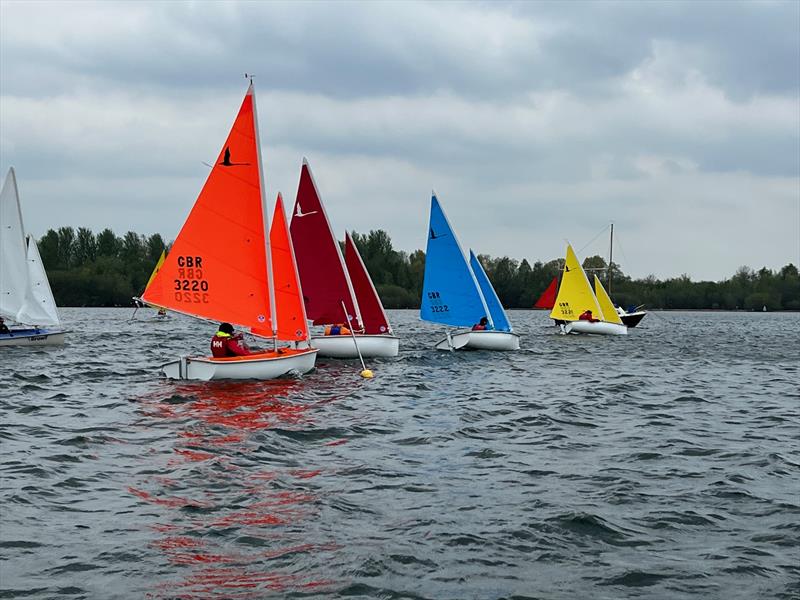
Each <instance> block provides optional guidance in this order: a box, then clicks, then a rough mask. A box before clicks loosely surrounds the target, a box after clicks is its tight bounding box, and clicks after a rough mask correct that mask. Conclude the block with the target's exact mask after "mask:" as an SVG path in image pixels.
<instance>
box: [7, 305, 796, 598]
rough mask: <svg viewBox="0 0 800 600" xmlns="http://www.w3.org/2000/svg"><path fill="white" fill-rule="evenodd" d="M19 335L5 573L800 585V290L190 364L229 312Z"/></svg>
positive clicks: (86, 585)
mask: <svg viewBox="0 0 800 600" xmlns="http://www.w3.org/2000/svg"><path fill="white" fill-rule="evenodd" d="M131 313H132V310H126V309H64V310H63V311H62V315H63V317H64V319H65V321H66V324H67V325H68V327H69V328H70V329H71V330H72V331H73V333H72V334H71V335H70V336H69V343H68V344H67V345H66V346H64V347H63V348H53V349H38V350H37V349H25V350H20V349H10V348H0V364H1V365H2V368H1V369H0V414H1V415H2V421H1V424H0V441H1V442H2V471H1V474H2V480H1V484H2V489H1V490H0V492H1V494H0V496H1V498H0V500H1V501H2V507H1V508H0V510H1V511H2V513H1V515H0V517H1V520H0V558H2V565H1V566H0V597H2V598H23V597H24V598H59V599H61V598H125V599H127V598H153V599H160V598H192V599H194V598H197V599H205V598H226V599H227V598H231V599H243V598H248V599H249V598H387V599H388V598H392V599H400V598H403V599H405V598H409V599H411V598H415V599H422V598H430V599H454V600H457V599H458V600H460V599H467V598H475V599H500V598H509V599H510V598H516V599H522V598H546V599H575V598H609V599H617V598H670V599H671V598H725V599H731V598H748V599H754V598H786V599H788V598H798V597H799V596H800V566H798V565H800V551H798V548H799V547H800V448H799V447H798V446H799V444H800V442H799V441H798V440H799V439H800V392H798V381H799V380H800V378H799V377H798V370H799V365H800V315H798V314H773V313H764V314H762V313H691V312H670V313H651V314H650V315H648V316H647V317H646V318H645V320H644V321H643V322H642V324H641V325H640V327H638V328H636V329H633V330H631V334H630V335H629V336H627V337H579V336H560V335H556V333H555V329H554V328H553V327H551V326H550V325H549V321H548V319H547V318H546V314H545V313H543V312H527V311H519V312H512V313H511V317H512V321H513V322H514V324H515V326H516V329H517V331H518V332H519V333H521V334H522V336H523V338H522V350H521V351H520V352H516V353H507V354H504V353H482V352H481V353H479V352H474V353H458V352H457V353H452V354H451V353H443V352H436V351H434V350H433V349H432V346H433V344H434V343H435V342H436V341H437V340H438V339H439V338H440V337H441V331H442V329H441V328H437V327H435V326H432V325H429V324H424V323H420V322H419V321H418V320H417V316H416V313H415V312H412V311H393V312H391V313H390V318H391V319H392V321H393V324H394V326H395V328H396V330H397V332H398V333H399V335H400V336H401V337H402V342H401V351H400V356H399V357H398V358H396V359H386V360H372V361H369V365H368V366H370V367H371V368H372V369H373V370H374V372H375V375H376V377H375V379H373V380H363V379H361V378H360V377H359V376H358V372H359V370H360V368H359V367H358V363H357V362H355V361H332V360H330V361H325V360H323V359H320V360H319V361H318V366H317V369H316V370H315V371H314V372H312V373H310V374H307V375H306V376H304V377H303V378H301V379H296V380H283V381H273V382H235V383H232V382H227V383H225V382H217V383H206V384H197V383H176V382H169V381H166V380H163V379H160V378H159V376H158V366H159V365H160V364H161V363H162V362H164V361H165V360H167V359H170V358H172V357H173V356H177V355H178V354H181V353H188V352H192V353H205V351H206V349H207V344H208V340H209V339H210V336H211V335H212V333H213V331H212V329H213V328H212V327H211V326H209V325H207V324H204V323H199V322H196V321H193V320H191V319H188V318H183V317H177V316H172V317H170V318H169V319H167V320H166V321H158V320H154V319H153V318H152V316H153V312H152V311H139V313H138V314H137V317H136V320H135V321H133V322H128V318H129V317H130V316H131Z"/></svg>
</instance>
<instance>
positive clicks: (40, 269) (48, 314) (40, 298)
mask: <svg viewBox="0 0 800 600" xmlns="http://www.w3.org/2000/svg"><path fill="white" fill-rule="evenodd" d="M27 242H28V257H27V262H28V290H27V293H26V298H25V304H24V305H23V306H22V308H20V311H19V313H17V319H16V320H17V321H18V322H20V323H27V324H29V325H51V326H56V325H60V324H61V321H60V319H59V318H58V309H57V308H56V301H55V299H54V298H53V292H52V290H51V289H50V282H49V281H48V280H47V273H46V272H45V270H44V265H43V264H42V257H41V256H39V247H38V246H37V245H36V240H34V239H33V236H31V235H29V236H28V237H27Z"/></svg>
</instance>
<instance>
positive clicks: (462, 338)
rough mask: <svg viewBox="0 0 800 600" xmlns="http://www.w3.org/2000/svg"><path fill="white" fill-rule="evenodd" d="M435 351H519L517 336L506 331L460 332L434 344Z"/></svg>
mask: <svg viewBox="0 0 800 600" xmlns="http://www.w3.org/2000/svg"><path fill="white" fill-rule="evenodd" d="M436 349H437V350H519V336H518V335H517V334H516V333H511V332H508V331H462V332H459V333H455V334H453V335H451V336H450V337H449V338H444V339H443V340H442V341H441V342H439V343H437V344H436Z"/></svg>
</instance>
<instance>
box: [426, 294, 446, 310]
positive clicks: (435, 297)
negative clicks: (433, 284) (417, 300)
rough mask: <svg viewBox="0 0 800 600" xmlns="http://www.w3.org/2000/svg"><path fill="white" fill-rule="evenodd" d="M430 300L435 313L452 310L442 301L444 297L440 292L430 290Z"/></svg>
mask: <svg viewBox="0 0 800 600" xmlns="http://www.w3.org/2000/svg"><path fill="white" fill-rule="evenodd" d="M428 302H430V305H431V312H435V313H443V312H450V310H449V309H448V308H447V304H443V303H442V299H441V297H440V296H439V292H428Z"/></svg>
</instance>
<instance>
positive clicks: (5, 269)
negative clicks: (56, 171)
mask: <svg viewBox="0 0 800 600" xmlns="http://www.w3.org/2000/svg"><path fill="white" fill-rule="evenodd" d="M0 256H2V261H1V262H0V316H2V317H3V319H10V320H12V321H14V322H15V323H17V324H18V325H22V327H11V328H10V330H9V332H8V333H0V346H49V345H56V344H63V343H64V337H65V335H66V334H67V332H66V331H64V330H62V329H61V319H60V318H59V316H58V309H57V308H56V302H55V300H54V299H53V292H52V291H51V290H50V282H49V281H48V280H47V273H45V270H44V265H43V264H42V259H41V257H40V256H39V248H38V247H37V246H36V240H35V239H34V238H33V236H31V235H29V234H27V235H26V233H25V228H24V227H23V225H22V210H21V209H20V204H19V191H18V190H17V177H16V175H15V173H14V169H13V167H12V168H11V169H9V170H8V175H6V180H5V183H4V184H3V190H2V192H0Z"/></svg>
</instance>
